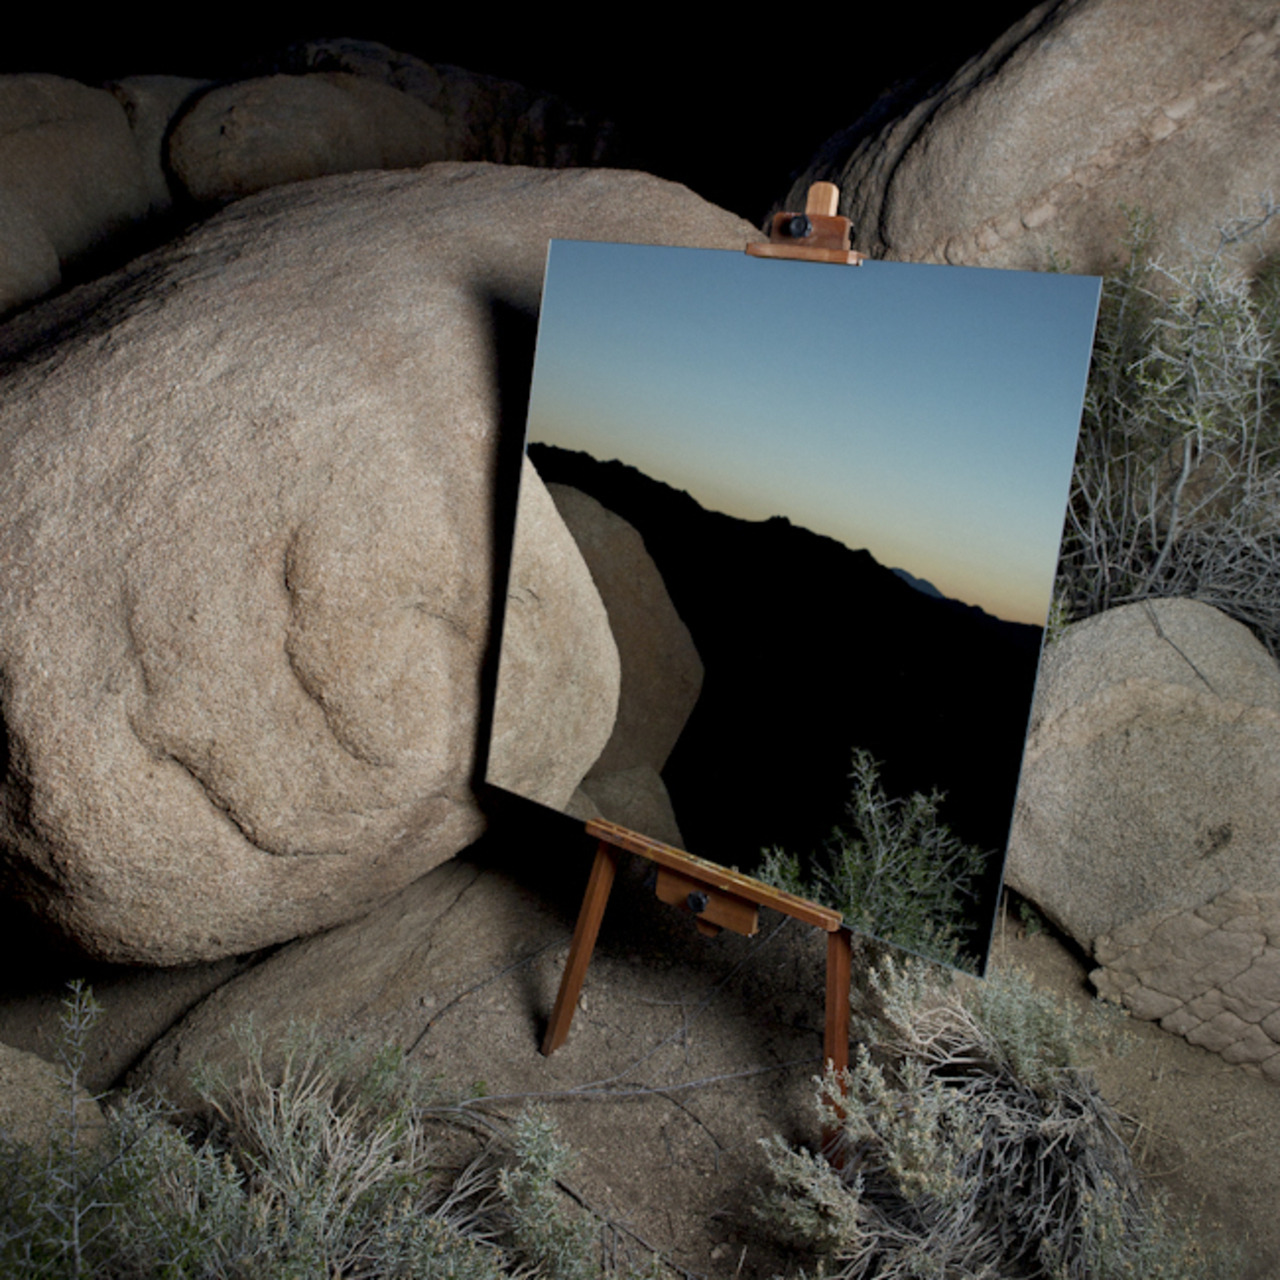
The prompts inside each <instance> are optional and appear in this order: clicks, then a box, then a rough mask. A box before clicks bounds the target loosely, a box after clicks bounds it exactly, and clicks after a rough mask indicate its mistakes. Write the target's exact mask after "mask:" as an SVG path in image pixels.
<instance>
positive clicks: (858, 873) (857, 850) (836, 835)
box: [756, 749, 988, 967]
mask: <svg viewBox="0 0 1280 1280" xmlns="http://www.w3.org/2000/svg"><path fill="white" fill-rule="evenodd" d="M849 776H850V779H851V780H852V783H853V788H852V793H851V795H850V799H849V802H848V804H847V806H846V808H845V813H846V815H847V817H848V823H847V824H846V825H845V826H843V827H838V828H836V829H835V830H834V831H833V832H832V833H831V836H830V837H829V839H828V840H827V842H826V844H825V845H824V846H823V848H822V849H821V850H819V851H818V852H816V853H814V854H813V855H811V856H810V858H809V859H808V861H807V866H806V865H802V863H801V859H800V858H799V857H798V856H797V855H796V854H793V853H788V852H786V851H784V850H781V849H777V848H774V849H769V850H766V851H765V857H764V862H763V863H762V865H761V867H760V869H759V870H758V871H757V872H756V875H757V876H758V877H759V878H760V879H761V880H763V881H765V883H766V884H772V885H775V886H776V887H778V888H780V889H785V890H786V891H787V892H788V893H795V894H799V895H800V896H801V897H804V898H810V899H812V900H813V901H816V902H821V903H824V904H825V905H827V906H830V907H834V908H835V909H836V910H837V911H840V912H842V913H843V915H844V922H845V924H846V925H848V926H849V928H851V929H854V930H857V931H858V932H859V933H864V934H868V935H869V936H871V937H874V938H879V939H880V940H882V941H884V942H890V943H893V944H894V945H895V946H899V947H904V948H906V949H907V950H909V951H915V952H917V953H918V954H920V955H923V956H928V957H930V958H931V959H936V960H940V961H943V962H944V963H947V964H953V965H957V966H959V967H972V966H973V964H974V959H973V957H972V956H971V955H970V954H968V953H967V952H966V951H965V943H966V941H967V940H968V938H969V934H970V933H971V932H972V909H973V905H974V902H975V897H976V893H975V890H976V886H977V883H978V879H979V877H980V876H981V874H982V871H983V868H984V867H985V866H986V864H987V859H988V855H987V854H986V853H985V852H984V851H983V850H982V849H980V848H978V847H977V846H975V845H968V844H965V843H964V841H962V840H961V839H959V837H957V836H956V835H954V834H953V833H952V832H951V830H950V829H949V828H948V827H947V826H946V824H945V823H944V822H943V821H942V820H941V818H940V817H939V814H938V810H939V807H940V805H941V804H942V802H943V800H944V799H945V797H944V796H943V795H942V793H941V792H939V791H936V790H935V791H932V792H930V793H929V794H928V795H925V794H923V793H922V792H915V793H914V794H912V795H911V796H909V797H907V798H906V799H891V798H890V797H889V796H887V795H886V794H885V791H884V788H883V787H882V786H881V785H880V765H879V763H878V762H877V761H876V759H875V758H874V757H873V756H872V754H871V753H870V752H869V751H866V750H863V749H858V750H855V751H854V753H853V768H852V772H851V773H850V775H849Z"/></svg>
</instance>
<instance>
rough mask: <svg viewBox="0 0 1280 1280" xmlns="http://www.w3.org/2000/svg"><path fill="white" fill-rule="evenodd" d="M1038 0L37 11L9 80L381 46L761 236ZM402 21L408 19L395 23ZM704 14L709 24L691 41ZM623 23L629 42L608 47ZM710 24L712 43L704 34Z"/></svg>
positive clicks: (218, 71)
mask: <svg viewBox="0 0 1280 1280" xmlns="http://www.w3.org/2000/svg"><path fill="white" fill-rule="evenodd" d="M1032 7H1033V5H1032V4H1031V3H1030V2H1029V0H987V2H986V3H978V4H971V5H956V6H948V7H945V8H942V9H937V8H931V11H930V12H929V16H928V17H926V16H925V11H924V8H923V6H907V5H900V6H895V5H889V6H870V5H865V6H864V5H857V4H855V5H848V6H843V7H841V6H833V7H832V9H831V10H829V11H826V12H828V13H829V14H830V15H831V16H830V17H829V18H824V16H823V13H824V11H823V10H821V9H816V10H815V9H806V10H805V11H804V12H802V13H797V12H796V11H794V10H792V11H790V12H789V13H783V12H782V11H780V12H779V17H778V19H777V20H771V21H764V20H754V21H751V20H748V19H746V18H745V16H744V14H743V11H741V10H737V9H732V10H726V11H723V12H724V13H725V16H721V17H717V18H706V19H702V18H701V14H702V12H704V11H698V12H697V13H696V15H695V14H690V13H689V12H687V11H684V12H682V11H675V12H674V13H673V12H672V11H669V10H661V9H657V8H642V7H640V6H637V5H627V6H622V5H616V4H609V5H602V6H601V7H600V8H599V9H598V10H596V11H595V13H594V15H593V14H592V11H590V10H582V11H580V13H579V15H578V16H577V17H575V18H572V19H571V18H568V17H565V16H563V15H556V16H550V17H548V16H537V17H535V16H532V15H527V14H526V15H523V16H519V17H517V18H515V19H501V18H499V17H498V16H497V15H496V14H495V13H494V12H493V11H492V10H491V9H489V8H488V7H487V6H479V5H468V6H462V8H463V10H464V12H455V13H449V12H447V11H445V7H444V6H430V7H428V6H422V10H423V11H424V12H426V13H427V14H428V15H429V16H422V17H418V18H406V17H404V16H403V14H404V10H403V8H402V7H400V6H397V8H396V9H395V10H394V11H393V10H392V8H391V7H390V6H384V5H378V4H368V5H361V6H352V7H350V8H347V9H319V10H315V11H313V12H316V13H317V14H318V15H319V16H318V17H317V18H315V19H311V18H298V17H291V18H276V17H273V16H270V14H269V13H268V15H267V16H265V17H263V16H260V15H259V16H256V17H255V16H254V14H255V11H254V10H252V9H249V10H248V11H247V12H245V11H240V10H236V9H226V8H210V7H205V6H197V5H188V6H181V7H174V8H171V9H169V10H167V11H166V16H165V18H164V19H163V20H162V21H160V22H155V23H148V24H142V23H139V22H137V21H134V22H129V21H128V20H127V19H122V18H121V14H122V13H124V12H126V11H125V10H115V11H114V12H112V13H111V15H110V18H111V20H110V21H108V20H97V21H94V20H89V21H88V22H85V21H82V20H72V19H68V18H67V17H65V16H64V15H63V13H62V12H61V11H59V14H58V18H57V20H56V21H55V19H54V18H52V17H48V18H43V19H42V18H41V17H39V16H38V15H37V16H36V17H35V19H34V21H35V23H36V25H35V27H34V28H28V29H27V32H26V34H24V36H23V37H22V38H18V37H17V36H16V34H13V33H11V34H10V35H9V36H8V37H7V38H6V40H5V41H4V46H3V48H0V73H8V72H17V71H45V72H53V73H56V74H60V75H66V76H70V77H72V78H74V79H78V80H83V81H86V82H88V83H91V84H96V83H100V82H101V81H103V80H108V79H113V78H119V77H123V76H128V75H144V74H157V73H164V74H173V75H187V76H198V77H204V78H210V79H238V78H241V77H242V76H244V75H245V74H253V73H254V72H255V71H257V70H260V69H262V68H264V67H265V66H266V65H268V64H269V60H270V58H271V56H272V55H273V54H275V53H278V52H279V51H280V50H281V49H282V48H284V47H285V46H287V45H289V44H290V43H293V42H295V41H298V40H303V39H308V38H316V37H322V38H323V37H334V36H348V37H352V38H356V39H363V40H374V41H379V42H381V43H382V44H386V45H389V46H390V47H391V48H393V49H395V50H397V51H399V52H403V53H412V54H415V55H416V56H418V57H420V58H422V59H423V60H424V61H426V62H430V63H451V64H453V65H455V66H460V67H465V68H466V69H468V70H470V71H478V72H483V73H486V74H489V75H495V76H500V77H503V78H506V79H511V80H516V81H519V82H520V83H522V84H524V85H525V86H526V87H527V88H530V89H537V90H542V91H545V92H549V93H553V94H556V95H558V96H560V97H562V98H564V99H565V100H566V101H567V102H568V103H569V104H570V105H572V106H574V107H576V108H578V109H580V110H583V111H595V112H598V113H600V114H601V115H603V116H604V117H606V118H607V119H611V120H612V121H613V122H614V123H615V124H616V125H617V127H618V129H619V133H620V141H621V142H622V143H623V145H624V147H625V149H626V152H627V154H628V157H629V159H630V160H631V163H632V164H633V165H634V167H638V168H644V169H648V170H649V171H651V172H654V173H657V174H660V175H661V176H663V177H667V178H673V179H676V180H677V181H680V182H684V183H686V184H687V185H689V186H691V187H692V188H693V189H694V190H696V191H697V192H698V193H699V194H701V195H703V196H705V197H706V198H707V199H710V200H713V201H715V202H716V203H717V204H721V205H724V206H725V207H726V208H730V209H733V210H734V211H735V212H737V213H740V214H741V215H742V216H744V217H746V218H749V219H750V220H751V221H753V222H755V223H757V224H759V223H760V222H761V220H762V219H763V217H764V216H765V214H766V213H767V212H768V210H769V208H770V206H771V205H772V203H773V202H774V201H775V200H778V199H781V197H782V196H783V195H784V194H785V192H786V190H787V188H788V186H789V185H790V181H791V178H792V175H793V173H795V172H797V171H799V170H801V169H803V168H804V167H805V166H806V165H807V163H808V161H809V159H810V157H811V156H812V154H813V153H814V152H815V151H816V149H817V148H818V146H819V145H820V144H821V143H822V142H823V141H825V140H826V139H827V138H828V137H830V136H831V135H832V134H834V133H836V132H837V131H838V130H840V129H843V128H846V127H847V126H849V125H851V124H853V123H854V121H855V120H857V119H858V118H859V117H860V116H861V115H862V114H863V113H864V112H866V111H867V110H869V109H870V108H871V107H872V106H873V105H874V104H875V103H876V101H877V99H878V98H880V97H881V96H882V95H885V94H890V93H894V94H898V95H906V96H908V97H909V96H910V95H911V94H912V92H913V90H914V91H915V92H919V91H922V90H924V89H926V88H928V87H929V85H930V84H932V83H934V82H936V81H938V80H941V79H944V78H945V77H946V76H948V75H950V73H951V72H953V71H954V70H955V69H956V68H958V67H959V66H960V65H961V64H962V63H963V62H965V61H966V60H967V59H968V58H970V57H971V56H973V55H974V54H976V53H978V52H980V51H981V50H983V49H985V48H986V47H987V46H988V45H989V44H990V43H991V42H992V41H993V40H994V39H995V38H996V37H997V36H998V35H999V34H1000V33H1001V32H1002V31H1004V30H1005V29H1006V28H1007V27H1008V26H1009V25H1010V24H1011V23H1013V22H1014V21H1015V20H1016V19H1018V18H1020V17H1021V16H1022V15H1023V14H1025V13H1027V12H1029V11H1030V10H1031V8H1032ZM393 12H394V14H395V16H391V15H392V13H393ZM691 18H696V19H699V20H700V21H699V27H698V30H700V31H701V32H703V34H699V35H694V34H692V33H691V30H689V29H687V28H689V27H690V23H691ZM619 23H621V28H622V34H620V35H619V34H611V33H612V32H614V31H616V30H617V29H618V24H619ZM708 25H709V26H710V30H708V29H707V27H708Z"/></svg>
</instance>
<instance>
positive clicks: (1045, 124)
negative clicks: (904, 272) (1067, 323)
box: [784, 0, 1280, 272]
mask: <svg viewBox="0 0 1280 1280" xmlns="http://www.w3.org/2000/svg"><path fill="white" fill-rule="evenodd" d="M1278 49H1280V14H1278V13H1277V10H1276V6H1275V4H1274V3H1273V2H1272V0H1048V2H1047V3H1045V4H1041V5H1038V6H1037V7H1036V8H1035V9H1033V10H1032V11H1031V12H1030V13H1029V14H1027V15H1026V17H1025V18H1023V19H1021V20H1020V21H1019V22H1018V23H1016V24H1015V25H1014V26H1013V27H1012V28H1010V30H1009V31H1008V32H1006V34H1005V35H1004V36H1003V37H1002V38H1001V39H1000V40H998V41H997V42H996V43H995V44H994V45H993V46H992V48H991V49H990V50H988V51H987V53H985V54H983V55H981V56H980V57H978V58H975V59H973V60H972V61H971V62H969V63H968V64H966V65H965V66H964V67H963V68H962V69H961V70H960V71H959V72H957V73H956V75H955V76H954V77H953V78H952V79H951V80H950V81H949V82H947V83H946V84H944V85H942V86H941V87H939V88H935V89H933V90H931V91H930V92H929V93H928V94H926V95H925V96H924V97H923V98H921V99H920V100H918V101H915V102H914V103H912V104H910V105H909V106H907V107H905V108H904V109H902V110H901V111H900V112H899V113H898V114H896V115H895V116H893V118H891V119H889V120H888V121H885V119H884V118H883V115H869V116H868V117H867V118H866V119H865V120H864V121H861V122H859V123H858V124H855V125H854V126H853V127H852V128H851V129H850V130H848V131H847V132H845V133H843V134H840V135H837V136H836V137H834V138H832V139H831V140H830V141H829V142H828V143H827V144H826V145H825V146H824V147H823V149H822V150H821V152H820V153H819V155H818V156H817V157H816V159H815V160H814V162H813V164H812V165H811V166H810V168H809V170H808V171H807V172H806V173H805V174H804V175H803V176H802V177H801V178H800V180H799V181H798V182H797V183H796V185H795V187H794V188H793V189H792V191H791V193H790V194H789V196H788V198H787V200H786V201H785V202H784V203H785V204H786V205H787V207H789V208H796V207H800V208H803V200H804V194H803V193H804V192H805V191H806V190H807V189H808V186H809V184H810V183H811V182H813V181H816V180H819V179H827V180H830V181H833V182H837V183H839V184H840V186H841V188H842V190H843V193H844V194H843V197H842V202H841V212H842V213H847V214H848V215H849V217H851V218H852V219H853V243H854V244H855V245H856V246H857V247H859V248H860V249H863V250H864V251H867V252H870V253H873V254H875V255H876V256H885V257H890V258H898V259H905V260H908V261H924V262H951V263H960V264H965V265H970V266H990V267H1020V268H1028V269H1043V268H1045V267H1047V266H1048V265H1049V264H1050V262H1051V259H1052V258H1053V257H1056V259H1057V260H1058V261H1059V262H1064V263H1066V264H1067V265H1068V266H1069V267H1070V269H1071V270H1073V271H1084V272H1101V271H1102V270H1104V269H1106V268H1107V267H1109V266H1111V265H1113V264H1114V262H1115V260H1116V257H1117V255H1118V253H1119V251H1120V248H1121V245H1122V242H1123V238H1124V233H1125V214H1124V211H1123V208H1122V206H1124V205H1129V206H1136V207H1138V208H1140V209H1143V210H1146V211H1147V212H1149V213H1151V214H1154V216H1155V219H1156V227H1157V232H1158V246H1157V247H1159V248H1161V249H1164V250H1168V251H1171V252H1173V253H1175V254H1176V253H1178V252H1180V251H1182V250H1183V248H1184V243H1183V242H1184V241H1188V240H1189V241H1190V242H1191V243H1193V244H1195V245H1199V246H1212V245H1214V244H1216V242H1217V238H1216V234H1215V232H1216V228H1217V227H1218V226H1219V225H1220V224H1221V223H1223V222H1224V221H1226V220H1228V219H1230V218H1231V217H1232V216H1233V215H1235V214H1236V213H1237V212H1238V211H1239V208H1240V207H1241V205H1244V206H1246V207H1249V208H1256V207H1257V202H1258V198H1259V196H1260V195H1261V194H1262V193H1264V192H1269V191H1271V190H1272V189H1273V187H1274V186H1275V174H1276V170H1277V165H1280V132H1277V130H1276V128H1275V103H1276V99H1277V94H1280V58H1277V56H1276V55H1277V50H1278Z"/></svg>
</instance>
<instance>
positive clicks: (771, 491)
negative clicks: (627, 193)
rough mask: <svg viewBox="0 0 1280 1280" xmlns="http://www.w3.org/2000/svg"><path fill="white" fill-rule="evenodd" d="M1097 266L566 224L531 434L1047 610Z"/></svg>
mask: <svg viewBox="0 0 1280 1280" xmlns="http://www.w3.org/2000/svg"><path fill="white" fill-rule="evenodd" d="M1098 291H1099V281H1098V280H1097V279H1096V278H1094V277H1090V276H1069V275H1054V274H1041V273H1032V272H1022V271H995V270H988V269H982V268H970V267H945V266H931V265H922V264H912V263H896V262H865V263H863V264H862V265H861V266H859V267H846V266H835V265H826V264H818V263H807V262H790V261H778V260H772V259H758V258H752V257H748V256H747V255H746V254H745V253H735V252H729V251H725V250H714V249H672V248H657V247H653V246H643V245H621V244H597V243H591V242H585V241H566V240H556V241H552V243H551V247H550V250H549V255H548V271H547V282H546V288H545V292H544V295H543V301H542V312H541V318H540V320H539V328H538V350H537V358H536V363H535V367H534V378H533V389H532V394H531V399H530V408H529V439H530V440H534V441H542V442H545V443H548V444H556V445H560V446H562V447H563V448H568V449H582V450H585V451H586V452H588V453H590V454H591V455H592V456H594V457H596V458H599V459H602V460H609V459H612V458H618V459H620V460H621V461H623V462H626V463H629V464H631V465H632V466H634V467H637V468H639V469H640V470H641V471H643V472H644V473H645V474H647V475H649V476H652V477H653V478H654V479H656V480H661V481H663V482H665V483H666V484H670V485H673V486H674V487H676V488H680V489H684V490H687V491H688V492H689V493H690V494H692V496H693V497H694V498H696V499H697V500H698V501H699V502H700V503H702V505H703V506H705V507H708V508H711V509H713V510H717V511H724V512H728V513H729V514H731V515H735V516H741V517H744V518H746V519H751V520H762V519H766V518H767V517H769V516H772V515H785V516H786V517H787V518H788V519H790V520H791V521H792V522H793V523H795V524H799V525H803V526H805V527H806V528H809V529H812V530H814V531H815V532H817V533H822V534H826V535H827V536H829V537H832V538H836V539H838V540H839V541H841V542H843V543H845V544H846V545H847V546H850V547H855V548H858V547H865V548H867V550H869V551H870V552H871V554H872V555H873V556H875V558H876V559H877V560H878V561H880V563H881V564H884V565H886V566H888V567H892V568H902V569H906V570H908V571H909V572H910V573H913V574H915V575H916V576H917V577H920V578H925V579H928V580H929V581H930V582H932V583H933V584H934V585H935V586H936V587H937V588H938V589H939V590H940V591H941V592H942V593H943V594H944V595H947V596H951V597H953V598H955V599H959V600H963V601H965V602H966V603H969V604H978V605H981V606H982V607H983V608H984V609H986V610H987V611H988V612H989V613H994V614H996V615H998V616H999V617H1003V618H1009V619H1013V620H1016V621H1020V622H1033V623H1035V624H1036V625H1042V624H1043V622H1044V619H1045V614H1046V611H1047V609H1048V605H1049V600H1050V595H1051V591H1052V579H1053V571H1054V566H1055V564H1056V562H1057V553H1058V542H1059V538H1060V535H1061V532H1062V520H1063V510H1064V504H1065V502H1066V499H1067V490H1068V484H1069V481H1070V475H1071V467H1072V462H1073V460H1074V457H1075V446H1076V435H1077V431H1078V428H1079V422H1080V407H1081V399H1082V396H1083V394H1084V385H1085V378H1086V375H1087V371H1088V365H1089V353H1090V349H1091V346H1092V341H1093V326H1094V320H1095V316H1096V312H1097V303H1098Z"/></svg>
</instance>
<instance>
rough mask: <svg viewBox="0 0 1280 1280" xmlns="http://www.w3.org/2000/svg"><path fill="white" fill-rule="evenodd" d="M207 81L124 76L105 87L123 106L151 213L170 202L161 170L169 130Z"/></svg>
mask: <svg viewBox="0 0 1280 1280" xmlns="http://www.w3.org/2000/svg"><path fill="white" fill-rule="evenodd" d="M210 83H211V82H210V81H208V80H193V79H191V78H190V77H189V76H126V77H125V78H124V79H123V80H113V81H112V82H111V83H110V84H108V85H107V86H106V87H107V89H109V90H110V91H111V93H113V94H114V95H115V97H116V100H117V101H118V102H119V103H120V105H121V106H122V107H124V110H125V115H126V116H127V117H128V120H129V128H130V129H132V130H133V140H134V144H135V145H136V146H137V148H138V155H139V157H140V158H141V160H142V169H143V175H144V177H145V179H146V183H147V190H148V191H149V192H150V196H151V212H152V213H165V212H167V211H168V210H169V209H170V208H171V207H172V205H173V193H172V192H171V191H170V190H169V179H168V177H167V176H166V173H165V170H166V167H167V164H168V155H167V147H166V142H167V139H168V136H169V129H170V127H171V126H172V124H173V122H174V120H175V118H176V117H177V116H178V115H179V114H181V112H182V109H183V107H185V106H186V104H187V103H188V102H189V101H190V100H191V99H192V98H194V97H195V96H196V95H197V94H199V93H202V92H204V91H205V90H206V89H208V88H209V86H210Z"/></svg>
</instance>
